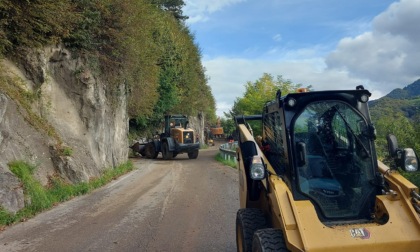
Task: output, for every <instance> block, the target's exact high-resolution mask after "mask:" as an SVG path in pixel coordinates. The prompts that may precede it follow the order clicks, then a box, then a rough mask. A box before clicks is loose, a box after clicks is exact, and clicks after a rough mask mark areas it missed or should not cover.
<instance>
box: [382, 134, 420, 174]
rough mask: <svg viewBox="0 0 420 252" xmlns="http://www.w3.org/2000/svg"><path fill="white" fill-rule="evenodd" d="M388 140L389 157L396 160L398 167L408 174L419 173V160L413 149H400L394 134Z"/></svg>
mask: <svg viewBox="0 0 420 252" xmlns="http://www.w3.org/2000/svg"><path fill="white" fill-rule="evenodd" d="M386 140H387V142H388V153H389V156H390V157H392V158H394V160H395V163H396V165H397V167H399V168H401V169H403V170H404V171H407V172H415V171H418V169H419V159H418V157H417V155H416V153H415V152H414V150H413V149H412V148H404V149H400V148H398V142H397V138H396V137H395V136H394V135H392V134H389V135H388V136H387V137H386Z"/></svg>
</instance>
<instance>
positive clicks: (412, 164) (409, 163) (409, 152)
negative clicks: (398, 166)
mask: <svg viewBox="0 0 420 252" xmlns="http://www.w3.org/2000/svg"><path fill="white" fill-rule="evenodd" d="M403 162H404V169H405V170H406V171H408V172H415V171H417V170H418V169H419V162H418V159H417V156H416V153H415V152H414V150H413V149H411V148H406V149H404V159H403Z"/></svg>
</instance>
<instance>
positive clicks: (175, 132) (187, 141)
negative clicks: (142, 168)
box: [139, 115, 200, 159]
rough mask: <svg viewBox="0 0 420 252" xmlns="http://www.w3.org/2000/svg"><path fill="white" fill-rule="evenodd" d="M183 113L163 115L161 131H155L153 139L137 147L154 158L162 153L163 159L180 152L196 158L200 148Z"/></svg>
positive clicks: (145, 154)
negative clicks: (141, 146) (162, 128)
mask: <svg viewBox="0 0 420 252" xmlns="http://www.w3.org/2000/svg"><path fill="white" fill-rule="evenodd" d="M188 124H189V123H188V118H187V116H184V115H165V122H164V130H163V133H161V134H159V133H157V134H156V136H155V137H154V139H152V140H150V141H148V142H147V143H145V144H144V148H139V150H141V153H140V154H142V155H144V156H145V157H146V158H151V159H155V158H157V156H158V155H159V152H161V153H162V158H163V159H172V158H174V157H176V156H177V155H178V154H181V153H188V158H190V159H196V158H197V157H198V152H199V149H200V143H199V142H198V139H197V136H196V133H195V131H194V130H193V129H192V128H189V126H188Z"/></svg>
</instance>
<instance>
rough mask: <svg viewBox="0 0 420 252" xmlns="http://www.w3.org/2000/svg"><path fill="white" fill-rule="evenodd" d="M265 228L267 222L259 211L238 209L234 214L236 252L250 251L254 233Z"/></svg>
mask: <svg viewBox="0 0 420 252" xmlns="http://www.w3.org/2000/svg"><path fill="white" fill-rule="evenodd" d="M266 227H267V222H266V220H265V217H264V213H263V212H262V211H261V210H260V209H257V208H243V209H239V210H238V212H237V214H236V247H237V250H238V252H250V251H252V238H253V236H254V232H255V231H257V230H258V229H262V228H266Z"/></svg>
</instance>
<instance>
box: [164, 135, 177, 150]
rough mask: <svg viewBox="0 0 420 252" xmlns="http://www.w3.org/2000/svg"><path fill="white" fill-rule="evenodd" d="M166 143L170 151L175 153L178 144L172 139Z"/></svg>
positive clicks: (168, 139) (167, 139) (169, 138)
mask: <svg viewBox="0 0 420 252" xmlns="http://www.w3.org/2000/svg"><path fill="white" fill-rule="evenodd" d="M166 142H167V143H168V147H169V151H175V149H176V143H175V140H174V139H173V138H172V137H168V138H166Z"/></svg>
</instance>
